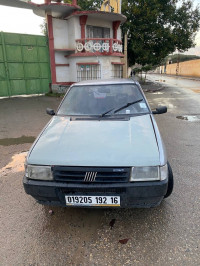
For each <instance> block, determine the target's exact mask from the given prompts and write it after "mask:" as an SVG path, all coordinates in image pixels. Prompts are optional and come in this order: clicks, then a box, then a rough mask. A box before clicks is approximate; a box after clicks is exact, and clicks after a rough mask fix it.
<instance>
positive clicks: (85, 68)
mask: <svg viewBox="0 0 200 266" xmlns="http://www.w3.org/2000/svg"><path fill="white" fill-rule="evenodd" d="M100 78H101V68H100V65H78V66H77V81H82V80H92V79H100Z"/></svg>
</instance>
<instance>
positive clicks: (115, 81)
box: [73, 78, 138, 86]
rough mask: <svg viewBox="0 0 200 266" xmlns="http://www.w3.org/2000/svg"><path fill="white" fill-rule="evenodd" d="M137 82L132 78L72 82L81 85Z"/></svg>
mask: <svg viewBox="0 0 200 266" xmlns="http://www.w3.org/2000/svg"><path fill="white" fill-rule="evenodd" d="M137 83H138V82H137V81H136V80H133V79H120V78H117V79H114V78H113V79H103V80H102V79H100V80H99V79H97V80H84V81H81V82H78V83H76V84H74V85H73V86H81V85H112V84H137Z"/></svg>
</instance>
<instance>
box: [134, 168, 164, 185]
mask: <svg viewBox="0 0 200 266" xmlns="http://www.w3.org/2000/svg"><path fill="white" fill-rule="evenodd" d="M152 180H160V175H159V167H158V166H148V167H132V171H131V179H130V181H132V182H133V181H152Z"/></svg>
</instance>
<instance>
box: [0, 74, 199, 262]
mask: <svg viewBox="0 0 200 266" xmlns="http://www.w3.org/2000/svg"><path fill="white" fill-rule="evenodd" d="M148 79H151V80H153V81H154V82H156V81H155V80H163V77H160V75H149V76H148ZM164 79H165V87H164V88H163V89H159V90H153V91H152V89H151V90H150V91H151V92H148V91H147V92H146V96H147V98H148V100H149V102H150V104H151V107H152V108H155V107H157V106H158V105H167V106H168V113H167V114H163V115H157V116H155V117H156V120H157V122H158V126H159V129H160V131H161V133H162V136H163V139H164V142H165V144H166V148H167V151H168V157H169V161H170V163H171V166H172V169H173V172H174V178H175V188H174V192H173V194H172V195H171V197H169V198H168V199H166V200H164V201H163V202H162V204H161V205H160V206H159V207H157V208H154V209H129V210H123V209H108V210H106V209H95V210H92V209H71V208H60V207H52V208H51V207H47V206H42V205H39V204H37V203H36V202H35V201H34V199H32V198H31V197H30V196H28V195H26V194H25V192H24V189H23V186H22V177H23V171H22V169H23V163H24V160H25V156H26V152H27V151H28V149H29V148H30V145H31V144H30V143H29V140H30V139H29V137H30V138H33V139H34V138H35V137H36V136H37V135H38V133H39V132H40V131H41V129H42V128H43V127H44V126H45V124H46V123H47V122H48V120H49V118H50V117H49V116H48V115H46V114H45V109H46V108H47V107H52V108H54V109H56V107H57V106H58V104H59V102H60V99H57V98H50V97H44V96H42V97H34V98H15V99H3V100H0V141H1V142H0V155H1V156H0V221H1V222H0V235H1V237H0V265H142V266H143V265H148V266H149V265H199V264H200V252H199V244H200V204H199V203H200V194H199V186H200V163H199V161H200V141H199V136H200V123H198V122H190V121H188V120H185V119H177V117H178V116H182V117H185V116H198V114H200V94H198V93H196V92H194V91H193V90H192V89H190V87H192V88H193V89H197V88H198V86H199V87H200V82H199V84H197V83H196V81H191V80H190V81H187V82H186V80H184V81H179V82H178V85H176V84H177V80H176V79H175V80H173V79H172V78H171V80H170V81H168V80H167V77H165V78H164ZM162 83H163V82H162V81H161V82H160V83H159V84H162ZM23 136H24V137H25V139H24V137H23ZM26 138H28V139H26ZM5 139H6V141H5ZM8 139H11V140H10V145H8V144H9V140H8ZM13 139H15V141H16V139H18V142H17V143H16V142H15V141H14V142H13ZM25 140H26V141H25ZM5 143H7V144H6V145H5ZM2 144H3V145H2Z"/></svg>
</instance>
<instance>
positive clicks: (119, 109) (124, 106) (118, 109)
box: [100, 99, 143, 117]
mask: <svg viewBox="0 0 200 266" xmlns="http://www.w3.org/2000/svg"><path fill="white" fill-rule="evenodd" d="M142 101H143V99H139V100H137V101H134V102H130V103H127V104H125V105H123V106H122V107H119V108H117V109H116V108H112V109H110V110H108V111H106V112H105V113H103V114H101V115H100V116H101V117H104V116H105V115H107V114H108V113H110V112H112V111H113V110H114V112H113V113H114V114H115V113H117V112H119V111H121V110H122V109H124V108H126V107H128V106H130V105H132V104H135V103H139V102H142Z"/></svg>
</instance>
